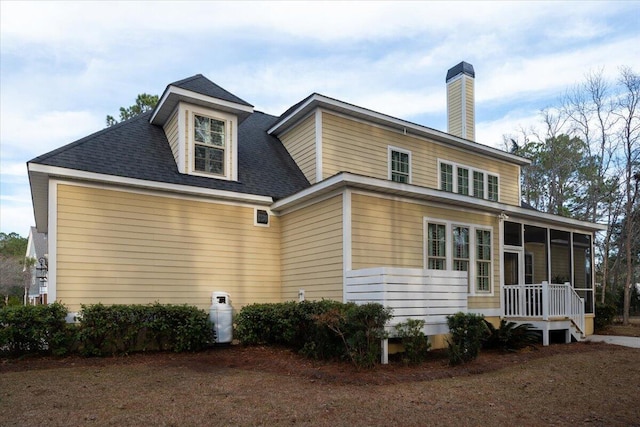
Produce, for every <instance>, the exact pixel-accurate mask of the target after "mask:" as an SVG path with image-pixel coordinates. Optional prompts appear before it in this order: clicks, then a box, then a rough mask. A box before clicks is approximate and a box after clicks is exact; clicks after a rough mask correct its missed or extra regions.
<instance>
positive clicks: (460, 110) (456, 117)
mask: <svg viewBox="0 0 640 427" xmlns="http://www.w3.org/2000/svg"><path fill="white" fill-rule="evenodd" d="M475 77H476V73H475V71H473V65H471V64H469V63H467V62H464V61H463V62H461V63H459V64H458V65H456V66H455V67H453V68H450V69H449V71H447V132H449V133H450V134H452V135H456V136H459V137H461V138H465V139H470V140H471V141H475V139H476V118H475V115H476V114H475V110H476V108H475V99H474V98H475V96H474V93H475V91H474V86H473V82H474V79H475Z"/></svg>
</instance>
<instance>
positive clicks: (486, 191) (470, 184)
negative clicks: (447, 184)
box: [437, 159, 502, 202]
mask: <svg viewBox="0 0 640 427" xmlns="http://www.w3.org/2000/svg"><path fill="white" fill-rule="evenodd" d="M443 163H444V164H447V165H451V166H452V168H453V170H452V171H451V173H452V177H453V185H452V189H453V191H452V193H456V194H458V168H462V169H467V170H468V171H469V176H468V186H467V189H468V192H469V194H467V195H468V196H469V197H475V196H474V195H473V173H474V172H479V173H482V174H483V176H484V178H483V192H484V194H483V197H482V199H480V200H490V201H494V202H499V201H500V183H501V182H502V180H501V178H500V174H499V173H495V172H489V171H487V170H484V169H478V168H474V167H472V166H467V165H463V164H461V163H456V162H451V161H448V160H444V159H438V172H437V175H438V184H437V185H438V190H441V191H445V190H442V173H441V170H440V168H441V164H443ZM489 175H491V176H495V177H497V178H498V200H491V199H489ZM476 199H479V197H476Z"/></svg>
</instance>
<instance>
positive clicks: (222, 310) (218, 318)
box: [209, 291, 233, 344]
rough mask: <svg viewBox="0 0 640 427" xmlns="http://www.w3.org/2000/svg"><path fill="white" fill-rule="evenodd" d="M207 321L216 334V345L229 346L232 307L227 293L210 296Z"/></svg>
mask: <svg viewBox="0 0 640 427" xmlns="http://www.w3.org/2000/svg"><path fill="white" fill-rule="evenodd" d="M209 320H211V322H213V329H214V331H215V332H216V344H230V343H231V341H232V340H233V307H232V306H231V297H230V296H229V294H228V293H226V292H220V291H216V292H213V293H212V294H211V309H210V310H209Z"/></svg>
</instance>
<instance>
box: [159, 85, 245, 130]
mask: <svg viewBox="0 0 640 427" xmlns="http://www.w3.org/2000/svg"><path fill="white" fill-rule="evenodd" d="M171 95H177V96H178V97H180V98H181V99H185V98H186V99H192V100H195V101H199V102H203V103H206V104H210V105H211V106H212V107H213V106H218V107H223V108H225V109H231V110H239V111H243V112H246V113H253V107H251V106H249V105H244V104H238V103H236V102H231V101H225V100H224V99H220V98H214V97H211V96H207V95H203V94H201V93H197V92H193V91H190V90H187V89H182V88H179V87H176V86H169V87H168V88H167V90H166V91H165V93H164V94H163V95H162V99H160V101H159V102H158V106H157V107H156V109H155V111H154V112H153V115H152V116H151V119H149V122H150V123H154V121H155V119H156V116H157V115H158V113H159V112H160V110H162V106H163V105H164V103H165V102H166V101H167V100H168V99H169V97H170V96H171ZM172 111H173V109H172Z"/></svg>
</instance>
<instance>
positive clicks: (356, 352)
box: [315, 303, 391, 368]
mask: <svg viewBox="0 0 640 427" xmlns="http://www.w3.org/2000/svg"><path fill="white" fill-rule="evenodd" d="M315 318H316V322H317V324H318V325H319V326H321V327H326V328H328V329H329V330H330V331H332V332H333V333H334V334H335V335H336V336H337V337H338V338H340V340H341V341H342V343H343V345H344V353H343V357H345V358H347V359H348V360H350V361H351V362H352V363H353V364H354V365H355V366H356V367H357V368H370V367H372V366H374V365H375V364H376V363H377V362H378V361H379V360H380V350H381V348H380V347H381V346H380V341H381V340H382V339H383V338H386V336H387V334H386V332H385V330H384V326H385V324H386V323H387V322H388V321H389V319H391V310H390V309H388V308H384V307H383V306H382V305H380V304H376V303H368V304H363V305H356V304H353V303H348V304H344V305H343V306H342V307H340V308H334V309H332V310H329V311H327V312H325V313H322V314H320V315H317V316H316V317H315Z"/></svg>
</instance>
